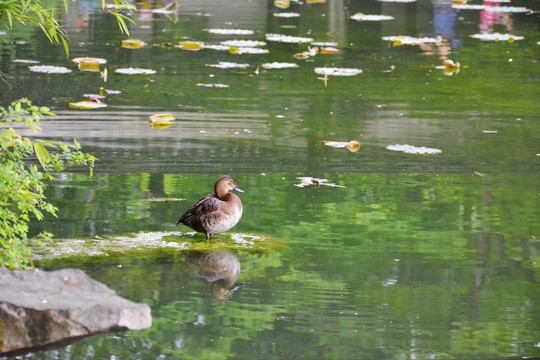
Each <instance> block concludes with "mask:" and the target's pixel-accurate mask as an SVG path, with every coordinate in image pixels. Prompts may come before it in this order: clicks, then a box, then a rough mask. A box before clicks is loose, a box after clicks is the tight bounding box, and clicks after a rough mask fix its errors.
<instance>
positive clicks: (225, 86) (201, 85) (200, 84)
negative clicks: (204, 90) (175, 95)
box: [197, 83, 229, 88]
mask: <svg viewBox="0 0 540 360" xmlns="http://www.w3.org/2000/svg"><path fill="white" fill-rule="evenodd" d="M197 86H199V87H208V88H228V87H229V85H227V84H202V83H198V84H197Z"/></svg>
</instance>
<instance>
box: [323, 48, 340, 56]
mask: <svg viewBox="0 0 540 360" xmlns="http://www.w3.org/2000/svg"><path fill="white" fill-rule="evenodd" d="M321 54H339V49H336V48H334V47H322V48H321Z"/></svg>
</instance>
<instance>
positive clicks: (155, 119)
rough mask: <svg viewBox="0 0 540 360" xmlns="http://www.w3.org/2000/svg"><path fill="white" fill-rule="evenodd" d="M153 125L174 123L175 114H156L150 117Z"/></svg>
mask: <svg viewBox="0 0 540 360" xmlns="http://www.w3.org/2000/svg"><path fill="white" fill-rule="evenodd" d="M148 120H149V122H150V125H151V126H156V125H172V124H173V123H174V120H176V119H175V118H174V116H172V114H155V115H152V116H150V117H149V118H148Z"/></svg>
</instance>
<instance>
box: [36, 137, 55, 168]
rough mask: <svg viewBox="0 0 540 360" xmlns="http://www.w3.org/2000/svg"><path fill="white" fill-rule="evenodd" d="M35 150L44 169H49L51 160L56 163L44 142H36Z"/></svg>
mask: <svg viewBox="0 0 540 360" xmlns="http://www.w3.org/2000/svg"><path fill="white" fill-rule="evenodd" d="M34 151H35V152H36V156H37V158H38V160H39V163H40V164H41V166H42V167H43V169H45V170H47V165H48V164H49V163H51V162H52V163H54V161H53V159H52V157H51V154H49V152H48V151H47V149H46V148H45V146H43V145H42V144H40V143H34Z"/></svg>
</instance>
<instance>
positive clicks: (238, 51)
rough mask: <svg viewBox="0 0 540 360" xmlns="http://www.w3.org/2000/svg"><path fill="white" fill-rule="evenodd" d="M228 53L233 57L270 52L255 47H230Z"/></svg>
mask: <svg viewBox="0 0 540 360" xmlns="http://www.w3.org/2000/svg"><path fill="white" fill-rule="evenodd" d="M229 52H230V53H231V54H235V55H243V54H251V55H253V54H268V53H269V52H270V51H269V50H268V49H261V48H257V47H237V46H231V47H230V48H229Z"/></svg>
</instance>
